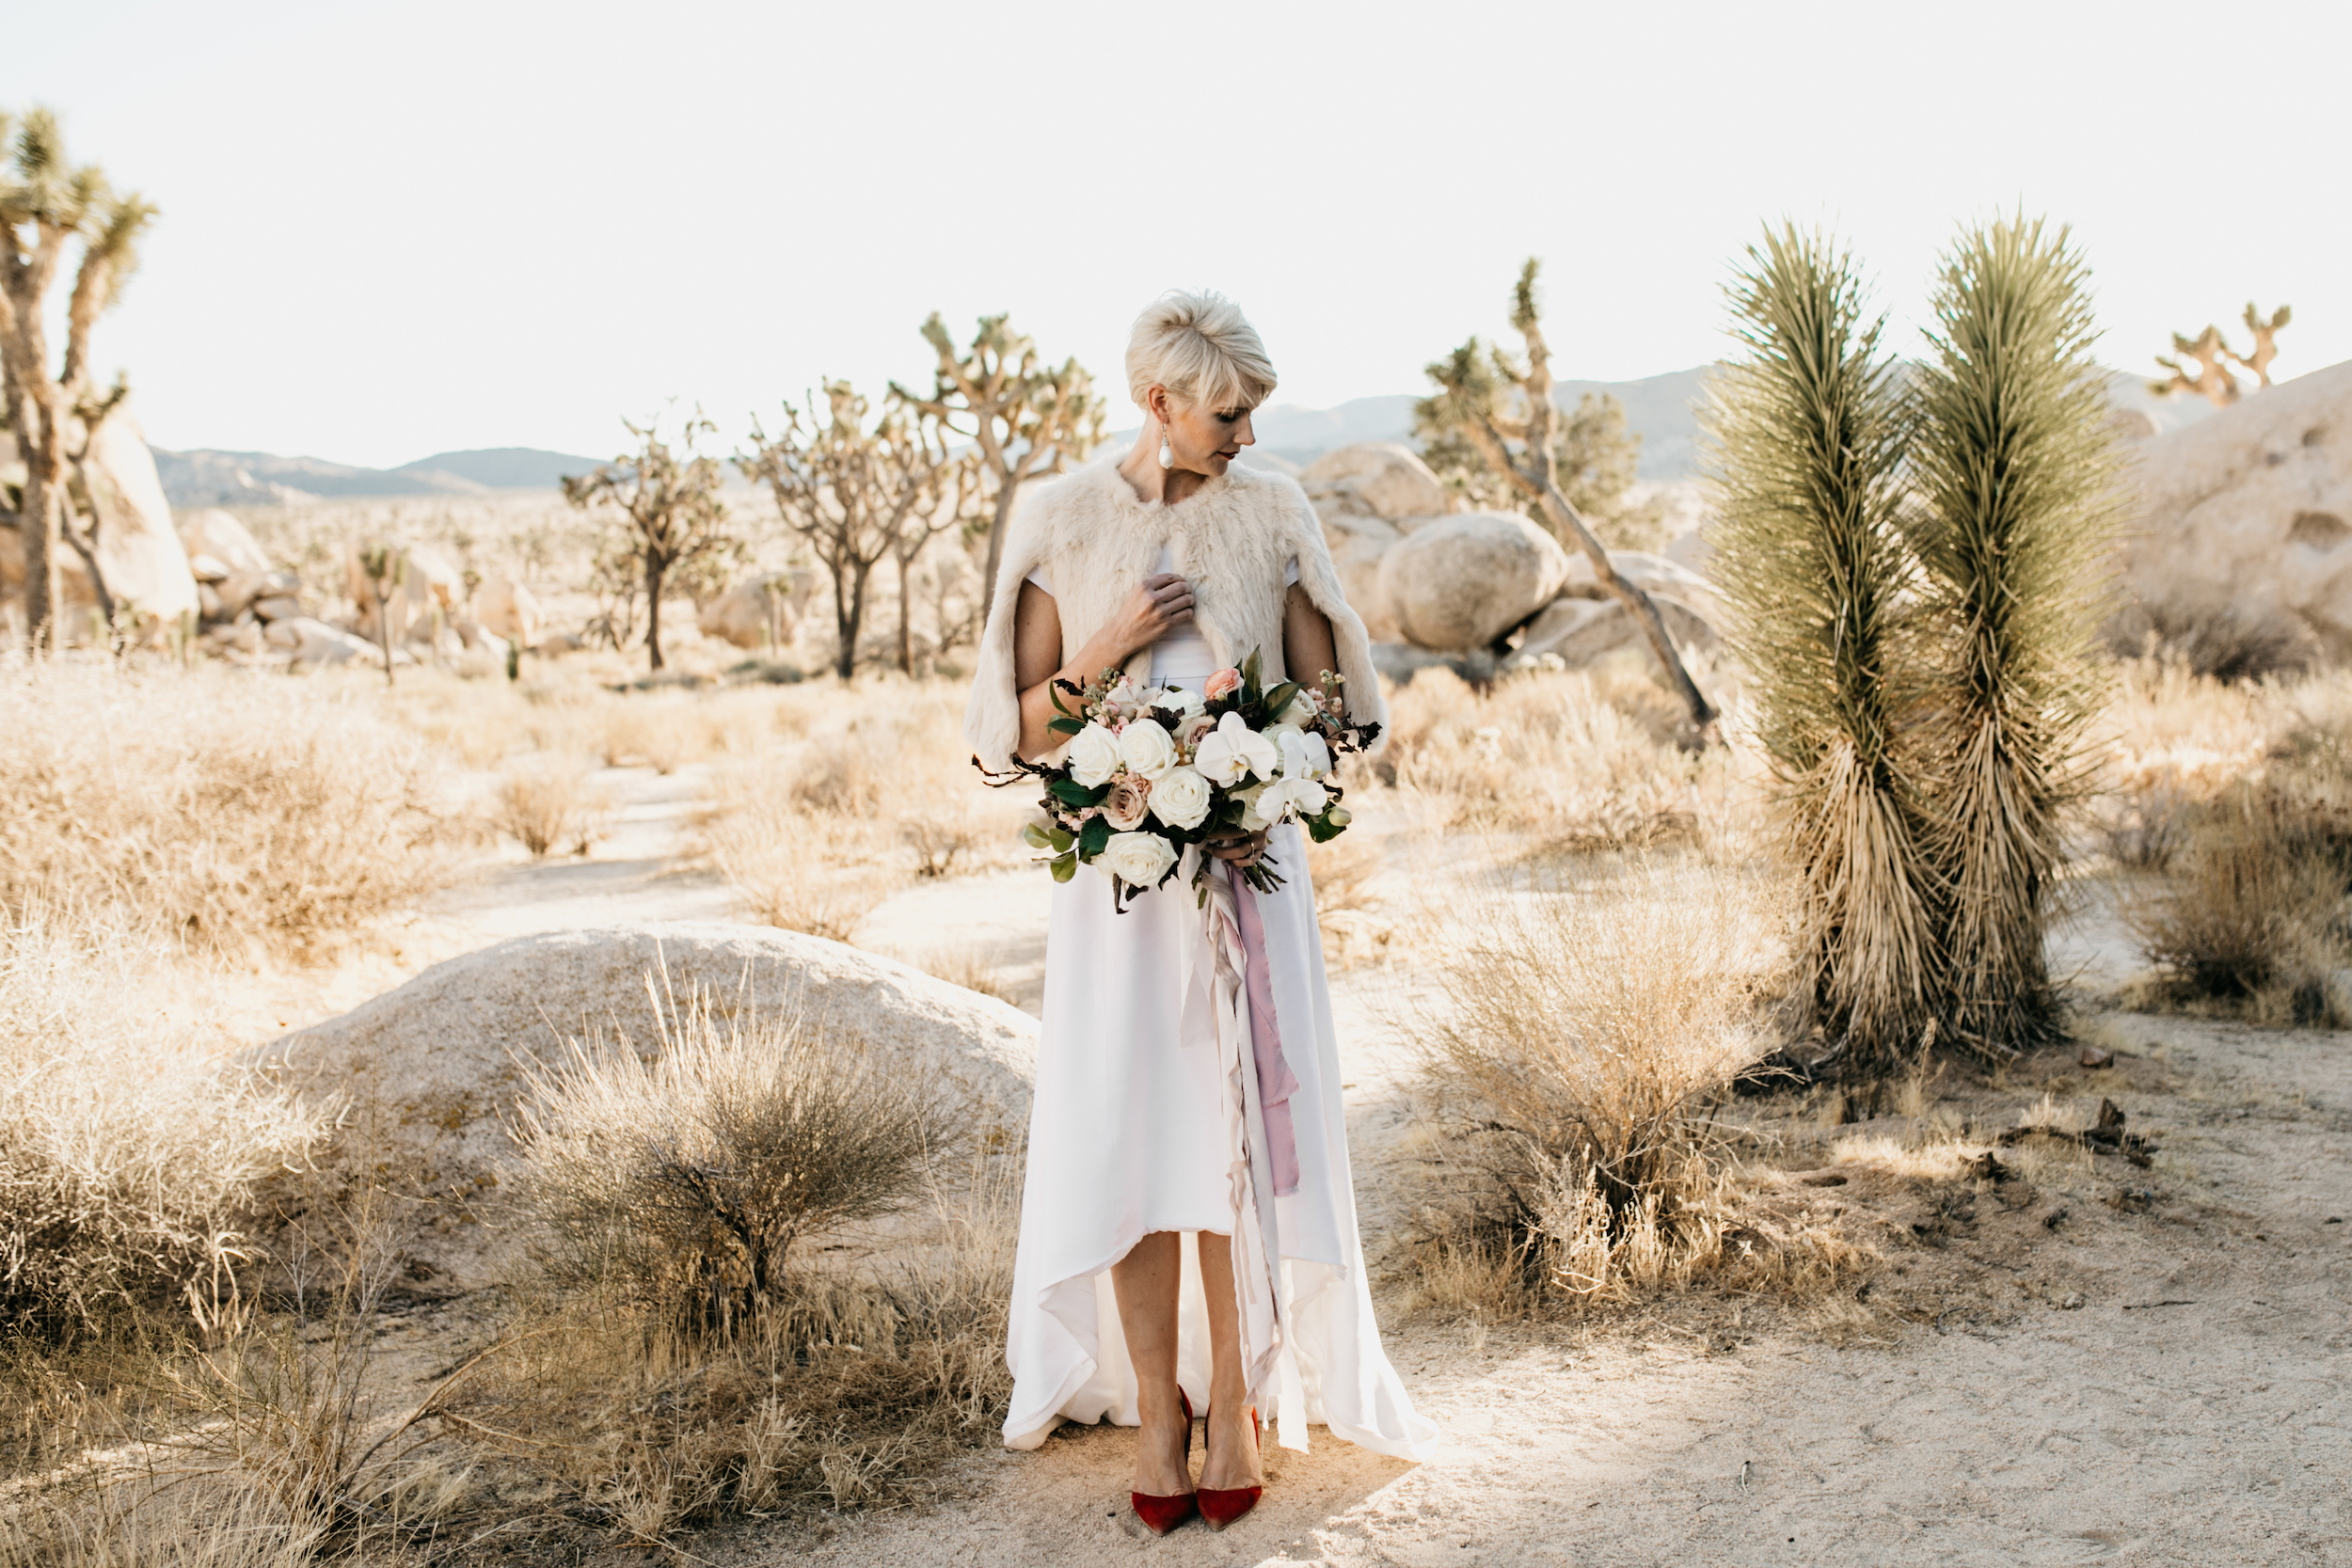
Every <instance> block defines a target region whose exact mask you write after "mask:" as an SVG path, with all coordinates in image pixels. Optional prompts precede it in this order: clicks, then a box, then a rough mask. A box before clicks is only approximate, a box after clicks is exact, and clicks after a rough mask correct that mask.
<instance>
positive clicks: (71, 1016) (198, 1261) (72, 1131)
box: [0, 910, 331, 1338]
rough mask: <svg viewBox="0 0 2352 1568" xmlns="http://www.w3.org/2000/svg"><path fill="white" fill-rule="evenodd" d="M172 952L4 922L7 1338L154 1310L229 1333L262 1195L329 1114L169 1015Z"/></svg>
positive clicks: (57, 926)
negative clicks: (232, 1060)
mask: <svg viewBox="0 0 2352 1568" xmlns="http://www.w3.org/2000/svg"><path fill="white" fill-rule="evenodd" d="M164 969H165V954H164V953H163V951H162V950H161V949H160V948H159V947H157V946H156V945H155V944H154V943H153V942H151V941H142V940H141V939H140V938H138V937H137V936H136V935H135V934H134V933H132V932H128V931H125V930H123V929H122V928H121V927H118V926H110V925H106V924H89V923H84V924H81V925H78V926H76V925H72V924H69V923H67V922H65V921H64V920H62V919H60V918H58V917H56V916H55V915H52V914H49V913H47V912H44V911H39V910H33V911H25V912H24V913H21V914H20V915H18V916H17V917H16V918H15V919H13V920H12V921H9V922H8V923H7V924H5V925H0V1324H4V1325H5V1326H6V1327H7V1328H8V1329H10V1330H12V1331H15V1332H19V1333H26V1334H31V1335H34V1336H36V1337H39V1338H56V1337H59V1336H65V1337H72V1336H74V1335H77V1334H82V1333H86V1332H88V1331H90V1330H92V1329H94V1328H97V1327H99V1326H100V1325H101V1324H102V1323H105V1322H107V1321H109V1320H112V1319H116V1318H119V1317H120V1316H121V1315H122V1314H123V1312H124V1311H126V1310H127V1309H129V1308H132V1307H137V1306H139V1305H142V1304H146V1303H151V1302H154V1301H157V1300H158V1299H160V1300H162V1301H164V1302H167V1303H176V1304H177V1306H178V1307H180V1308H181V1309H183V1310H184V1311H185V1312H186V1313H187V1314H189V1315H191V1316H193V1318H194V1319H195V1321H196V1322H197V1323H199V1325H202V1326H218V1325H222V1324H225V1323H234V1322H235V1321H237V1319H238V1318H239V1317H240V1315H241V1314H242V1312H243V1311H244V1309H245V1307H246V1287H245V1285H244V1283H243V1282H242V1281H241V1278H240V1270H241V1269H244V1268H245V1267H246V1265H247V1264H249V1263H250V1262H251V1261H252V1260H253V1259H255V1257H256V1255H257V1254H256V1248H255V1245H254V1243H253V1242H252V1239H251V1236H252V1230H253V1227H254V1215H255V1212H256V1209H257V1207H258V1205H259V1202H260V1198H261V1191H262V1184H263V1183H264V1181H265V1180H267V1179H268V1178H269V1177H270V1176H271V1175H272V1174H273V1173H275V1172H277V1171H278V1170H279V1169H281V1168H282V1167H285V1166H287V1165H289V1164H299V1163H301V1162H302V1161H304V1160H305V1159H306V1158H307V1157H308V1154H309V1151H310V1149H311V1148H314V1147H315V1146H316V1145H317V1144H318V1143H319V1142H320V1140H321V1139H323V1138H324V1137H325V1136H326V1132H327V1130H328V1124H329V1122H330V1120H331V1117H330V1116H329V1115H328V1114H327V1113H326V1112H324V1111H322V1110H320V1109H318V1108H316V1107H309V1106H304V1105H302V1104H300V1103H299V1102H297V1101H294V1099H292V1098H291V1097H289V1096H287V1095H286V1094H284V1093H282V1092H280V1091H278V1090H275V1089H272V1088H270V1087H268V1086H266V1085H262V1084H259V1083H256V1082H254V1081H252V1080H251V1079H249V1078H247V1077H246V1075H244V1074H242V1073H240V1072H238V1071H237V1070H235V1069H232V1068H230V1067H229V1066H227V1065H226V1064H224V1063H223V1062H221V1061H220V1060H219V1059H218V1058H217V1057H215V1056H212V1055H210V1054H208V1053H206V1052H204V1051H203V1050H202V1049H200V1047H199V1044H198V1042H197V1040H196V1039H195V1038H194V1037H193V1036H192V1035H191V1034H190V1032H189V1031H187V1030H186V1029H184V1028H182V1027H177V1026H174V1025H172V1024H170V1023H168V1022H166V1021H165V1020H164V1019H163V1018H161V1017H159V1016H158V1013H159V1011H160V1009H159V1008H158V1007H157V1006H156V1005H155V998H154V996H153V994H152V992H153V990H155V989H156V988H155V985H154V982H155V979H156V976H157V975H158V974H161V973H162V972H163V971H164Z"/></svg>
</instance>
